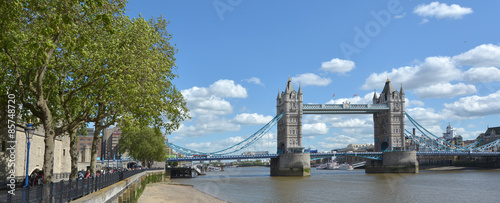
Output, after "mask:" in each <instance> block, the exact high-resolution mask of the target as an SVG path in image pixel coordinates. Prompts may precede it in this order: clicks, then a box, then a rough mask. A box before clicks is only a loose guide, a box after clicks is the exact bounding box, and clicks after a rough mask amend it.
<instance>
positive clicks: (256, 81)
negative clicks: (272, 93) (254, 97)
mask: <svg viewBox="0 0 500 203" xmlns="http://www.w3.org/2000/svg"><path fill="white" fill-rule="evenodd" d="M243 81H246V82H249V83H254V84H257V85H262V86H264V84H263V83H262V82H261V81H260V79H259V78H256V77H251V78H248V79H244V80H243Z"/></svg>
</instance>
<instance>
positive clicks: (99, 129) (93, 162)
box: [90, 122, 106, 174]
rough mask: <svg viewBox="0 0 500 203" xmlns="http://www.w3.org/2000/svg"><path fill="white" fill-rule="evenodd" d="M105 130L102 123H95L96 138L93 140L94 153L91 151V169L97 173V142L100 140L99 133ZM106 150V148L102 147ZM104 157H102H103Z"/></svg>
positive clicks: (93, 172)
mask: <svg viewBox="0 0 500 203" xmlns="http://www.w3.org/2000/svg"><path fill="white" fill-rule="evenodd" d="M103 130H104V127H103V126H102V125H100V123H98V122H96V123H95V125H94V139H93V140H92V153H90V171H91V172H92V174H95V165H96V160H97V143H98V141H99V135H100V134H101V132H102V131H103ZM102 150H106V149H102V148H101V151H102ZM101 158H102V157H101Z"/></svg>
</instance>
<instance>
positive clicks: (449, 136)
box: [443, 123, 457, 141]
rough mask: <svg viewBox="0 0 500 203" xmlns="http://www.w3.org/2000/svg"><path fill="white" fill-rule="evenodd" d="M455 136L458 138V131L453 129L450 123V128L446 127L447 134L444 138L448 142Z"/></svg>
mask: <svg viewBox="0 0 500 203" xmlns="http://www.w3.org/2000/svg"><path fill="white" fill-rule="evenodd" d="M455 136H457V131H456V130H455V129H454V128H453V127H451V125H450V124H449V123H448V127H446V132H445V133H443V138H444V139H445V140H446V141H450V140H452V139H453V138H454V137H455Z"/></svg>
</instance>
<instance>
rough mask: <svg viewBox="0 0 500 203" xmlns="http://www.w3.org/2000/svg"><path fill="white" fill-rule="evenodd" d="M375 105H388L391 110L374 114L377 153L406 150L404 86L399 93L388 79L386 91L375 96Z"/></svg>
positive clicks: (375, 93)
mask: <svg viewBox="0 0 500 203" xmlns="http://www.w3.org/2000/svg"><path fill="white" fill-rule="evenodd" d="M373 104H388V106H389V110H386V111H380V112H379V113H375V114H373V125H374V135H375V136H374V139H375V140H374V143H375V149H374V151H376V152H381V151H386V150H405V134H404V129H405V119H404V118H405V93H404V91H403V85H402V84H401V90H400V91H399V92H398V91H396V90H394V88H393V87H392V85H391V80H389V78H387V81H386V82H385V86H384V90H383V91H382V93H380V96H379V97H378V96H377V92H376V91H375V92H374V95H373Z"/></svg>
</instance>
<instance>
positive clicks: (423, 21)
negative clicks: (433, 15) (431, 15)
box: [418, 18, 429, 25]
mask: <svg viewBox="0 0 500 203" xmlns="http://www.w3.org/2000/svg"><path fill="white" fill-rule="evenodd" d="M428 22H429V19H427V18H424V19H422V21H420V23H418V24H420V25H421V24H426V23H428Z"/></svg>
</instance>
